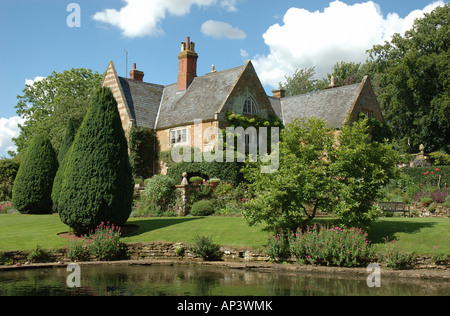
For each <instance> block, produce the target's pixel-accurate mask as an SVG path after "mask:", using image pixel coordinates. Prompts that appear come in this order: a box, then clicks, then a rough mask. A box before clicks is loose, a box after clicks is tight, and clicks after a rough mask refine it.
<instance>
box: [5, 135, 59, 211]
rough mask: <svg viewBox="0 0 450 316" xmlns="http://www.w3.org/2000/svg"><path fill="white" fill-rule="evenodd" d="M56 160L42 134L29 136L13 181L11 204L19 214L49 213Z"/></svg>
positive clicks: (52, 150)
mask: <svg viewBox="0 0 450 316" xmlns="http://www.w3.org/2000/svg"><path fill="white" fill-rule="evenodd" d="M57 169H58V160H57V157H56V153H55V151H54V149H53V147H52V144H51V143H50V140H49V139H48V137H47V136H46V135H43V134H40V135H37V136H35V137H33V139H32V140H31V144H30V146H29V147H28V149H27V152H26V155H25V158H24V159H23V161H22V163H21V164H20V168H19V171H18V173H17V176H16V179H15V181H14V188H13V204H14V207H15V208H16V209H17V210H18V211H19V212H20V213H22V214H51V213H52V206H53V203H52V198H51V194H52V187H53V180H54V178H55V174H56V171H57Z"/></svg>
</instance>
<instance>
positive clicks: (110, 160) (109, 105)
mask: <svg viewBox="0 0 450 316" xmlns="http://www.w3.org/2000/svg"><path fill="white" fill-rule="evenodd" d="M72 147H73V148H72V153H71V155H70V158H69V159H68V161H67V166H66V170H65V174H64V180H63V184H62V188H61V194H60V198H59V215H60V217H61V220H62V221H63V222H64V223H65V224H66V225H68V226H70V227H71V228H72V229H74V230H75V232H76V233H78V234H81V233H86V232H88V231H89V230H91V229H94V228H95V227H96V226H97V225H99V224H100V223H101V222H108V221H109V222H110V223H112V224H114V225H116V226H122V225H124V224H125V223H126V221H127V220H128V217H129V216H130V213H131V203H132V197H133V179H132V174H131V166H130V162H129V158H128V146H127V140H126V138H125V134H124V131H123V129H122V123H121V121H120V116H119V112H118V110H117V102H116V100H115V99H114V96H113V94H112V91H111V89H109V88H101V89H99V90H97V92H96V93H95V95H94V96H93V98H92V100H91V102H90V105H89V111H88V113H87V114H86V117H85V119H84V121H83V123H82V125H81V127H80V129H79V130H78V133H77V135H76V137H75V140H74V143H73V145H72Z"/></svg>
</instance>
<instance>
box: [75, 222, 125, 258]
mask: <svg viewBox="0 0 450 316" xmlns="http://www.w3.org/2000/svg"><path fill="white" fill-rule="evenodd" d="M120 235H121V228H120V227H118V226H114V224H110V223H109V222H107V223H106V224H105V223H103V222H102V223H101V224H100V225H98V226H97V228H96V229H95V231H94V232H91V234H90V235H84V236H83V239H82V240H80V241H72V242H71V243H70V244H69V245H68V246H66V250H67V254H66V255H67V257H68V258H69V259H71V260H85V259H88V258H89V257H90V256H94V257H95V258H97V259H99V260H100V261H108V260H117V259H119V258H122V257H125V245H124V244H123V243H121V242H120Z"/></svg>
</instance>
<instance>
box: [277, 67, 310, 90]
mask: <svg viewBox="0 0 450 316" xmlns="http://www.w3.org/2000/svg"><path fill="white" fill-rule="evenodd" d="M314 75H315V67H312V68H309V69H307V68H305V69H297V70H296V71H295V73H294V74H293V75H292V76H285V79H286V81H285V83H284V84H283V83H281V82H280V83H279V88H280V89H283V90H285V91H286V95H287V96H293V95H299V94H305V93H308V92H312V91H315V90H317V88H316V84H317V80H315V79H314Z"/></svg>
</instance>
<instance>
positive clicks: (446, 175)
mask: <svg viewBox="0 0 450 316" xmlns="http://www.w3.org/2000/svg"><path fill="white" fill-rule="evenodd" d="M436 169H439V171H436ZM401 172H402V173H403V174H405V175H408V176H409V177H410V178H411V181H412V182H413V183H414V184H417V185H420V184H423V185H437V183H438V181H439V176H441V182H440V185H441V187H444V186H450V166H434V167H418V168H402V169H401ZM424 174H425V175H424Z"/></svg>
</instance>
